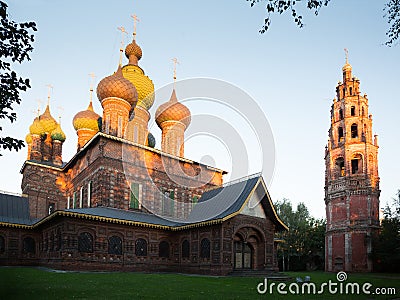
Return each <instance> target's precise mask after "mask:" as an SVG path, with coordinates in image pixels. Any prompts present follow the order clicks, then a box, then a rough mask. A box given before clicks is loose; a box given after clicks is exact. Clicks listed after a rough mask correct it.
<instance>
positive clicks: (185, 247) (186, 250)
mask: <svg viewBox="0 0 400 300" xmlns="http://www.w3.org/2000/svg"><path fill="white" fill-rule="evenodd" d="M189 256H190V244H189V241H188V240H184V241H183V242H182V258H189Z"/></svg>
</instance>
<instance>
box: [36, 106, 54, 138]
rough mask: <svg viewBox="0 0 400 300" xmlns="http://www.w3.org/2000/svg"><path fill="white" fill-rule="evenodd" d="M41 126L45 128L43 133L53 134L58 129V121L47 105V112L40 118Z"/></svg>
mask: <svg viewBox="0 0 400 300" xmlns="http://www.w3.org/2000/svg"><path fill="white" fill-rule="evenodd" d="M39 120H40V124H41V125H42V126H43V130H44V132H43V133H51V132H52V131H53V130H54V129H56V127H57V121H56V120H55V119H54V118H53V116H52V115H51V113H50V107H49V105H48V104H47V106H46V110H45V111H44V113H43V114H42V115H40V116H39Z"/></svg>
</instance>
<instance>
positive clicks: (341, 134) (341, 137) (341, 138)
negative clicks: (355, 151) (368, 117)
mask: <svg viewBox="0 0 400 300" xmlns="http://www.w3.org/2000/svg"><path fill="white" fill-rule="evenodd" d="M338 142H339V143H340V142H343V127H341V126H340V127H339V128H338Z"/></svg>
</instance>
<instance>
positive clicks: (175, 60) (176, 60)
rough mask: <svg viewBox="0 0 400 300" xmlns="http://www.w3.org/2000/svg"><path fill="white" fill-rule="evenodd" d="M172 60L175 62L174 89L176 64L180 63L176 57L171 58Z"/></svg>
mask: <svg viewBox="0 0 400 300" xmlns="http://www.w3.org/2000/svg"><path fill="white" fill-rule="evenodd" d="M171 60H172V62H173V63H174V89H175V83H176V65H177V64H179V61H178V59H177V58H176V57H174V58H173V59H171Z"/></svg>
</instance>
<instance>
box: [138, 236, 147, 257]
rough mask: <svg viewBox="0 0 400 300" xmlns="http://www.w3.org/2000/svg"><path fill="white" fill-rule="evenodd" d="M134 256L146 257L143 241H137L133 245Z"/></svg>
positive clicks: (145, 244) (145, 245) (145, 243)
mask: <svg viewBox="0 0 400 300" xmlns="http://www.w3.org/2000/svg"><path fill="white" fill-rule="evenodd" d="M135 255H136V256H147V242H146V240H144V239H137V240H136V243H135Z"/></svg>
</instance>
